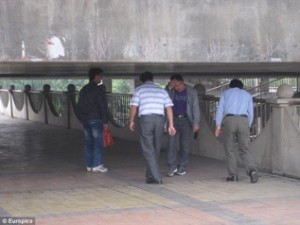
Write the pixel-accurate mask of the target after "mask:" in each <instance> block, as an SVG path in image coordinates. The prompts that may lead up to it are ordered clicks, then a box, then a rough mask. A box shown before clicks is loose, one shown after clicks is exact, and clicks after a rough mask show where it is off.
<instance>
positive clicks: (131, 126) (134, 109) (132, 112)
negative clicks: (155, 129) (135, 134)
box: [129, 105, 137, 131]
mask: <svg viewBox="0 0 300 225" xmlns="http://www.w3.org/2000/svg"><path fill="white" fill-rule="evenodd" d="M136 113H137V106H135V105H131V106H130V122H129V129H130V130H131V131H134V128H135V126H134V119H135V116H136Z"/></svg>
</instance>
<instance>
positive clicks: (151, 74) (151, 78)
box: [140, 71, 153, 83]
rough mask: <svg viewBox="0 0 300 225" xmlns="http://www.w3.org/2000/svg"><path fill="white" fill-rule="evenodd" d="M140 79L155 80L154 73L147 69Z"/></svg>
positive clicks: (144, 80) (143, 81)
mask: <svg viewBox="0 0 300 225" xmlns="http://www.w3.org/2000/svg"><path fill="white" fill-rule="evenodd" d="M140 81H141V82H142V83H145V82H146V81H153V73H151V72H149V71H146V72H144V73H141V74H140Z"/></svg>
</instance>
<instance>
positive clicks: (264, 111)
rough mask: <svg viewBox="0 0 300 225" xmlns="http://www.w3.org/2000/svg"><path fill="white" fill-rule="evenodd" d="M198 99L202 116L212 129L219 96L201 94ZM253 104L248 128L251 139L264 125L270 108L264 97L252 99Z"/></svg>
mask: <svg viewBox="0 0 300 225" xmlns="http://www.w3.org/2000/svg"><path fill="white" fill-rule="evenodd" d="M199 99H200V109H201V111H202V113H203V114H204V115H203V116H204V117H205V119H206V120H207V122H208V124H209V126H210V128H211V130H212V131H214V129H215V127H216V120H215V118H216V111H217V108H218V105H219V100H220V98H219V97H213V96H202V97H200V98H199ZM253 106H254V118H253V124H252V126H251V128H250V135H251V140H253V139H255V138H256V137H257V136H258V135H259V134H260V132H261V131H262V129H263V128H264V127H265V126H266V124H267V121H268V119H269V118H270V114H271V110H272V108H271V106H270V104H268V103H266V101H265V100H264V99H254V100H253Z"/></svg>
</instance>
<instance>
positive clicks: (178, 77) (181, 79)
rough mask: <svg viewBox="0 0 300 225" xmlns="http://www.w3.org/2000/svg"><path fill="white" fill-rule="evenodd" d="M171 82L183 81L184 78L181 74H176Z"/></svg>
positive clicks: (171, 78)
mask: <svg viewBox="0 0 300 225" xmlns="http://www.w3.org/2000/svg"><path fill="white" fill-rule="evenodd" d="M170 80H178V81H183V77H182V76H181V75H180V74H179V73H174V74H173V75H172V76H171V77H170Z"/></svg>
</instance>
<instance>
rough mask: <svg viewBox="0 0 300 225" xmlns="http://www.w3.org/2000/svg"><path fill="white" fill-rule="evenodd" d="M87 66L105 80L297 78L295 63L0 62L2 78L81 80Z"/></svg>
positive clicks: (297, 65) (299, 65)
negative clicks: (178, 75)
mask: <svg viewBox="0 0 300 225" xmlns="http://www.w3.org/2000/svg"><path fill="white" fill-rule="evenodd" d="M91 67H101V68H103V70H104V72H105V75H106V76H109V77H121V78H122V77H124V78H125V77H131V76H134V75H137V74H140V73H141V72H144V71H146V70H148V71H151V72H153V73H154V74H155V75H156V76H162V77H164V76H166V75H167V76H169V75H170V74H171V73H181V74H183V75H189V76H195V77H212V76H214V77H219V78H221V77H275V76H276V77H279V76H290V77H298V76H299V75H300V63H299V62H276V63H274V62H273V63H270V62H257V63H254V62H251V63H249V62H238V63H202V62H84V61H76V62H20V61H18V62H12V61H10V62H0V77H2V78H34V77H35V78H52V77H53V78H57V77H61V78H71V77H74V78H76V77H84V76H86V74H87V71H88V70H89V68H91Z"/></svg>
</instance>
